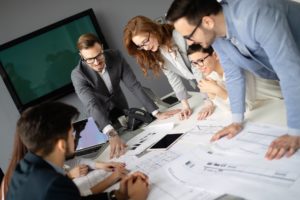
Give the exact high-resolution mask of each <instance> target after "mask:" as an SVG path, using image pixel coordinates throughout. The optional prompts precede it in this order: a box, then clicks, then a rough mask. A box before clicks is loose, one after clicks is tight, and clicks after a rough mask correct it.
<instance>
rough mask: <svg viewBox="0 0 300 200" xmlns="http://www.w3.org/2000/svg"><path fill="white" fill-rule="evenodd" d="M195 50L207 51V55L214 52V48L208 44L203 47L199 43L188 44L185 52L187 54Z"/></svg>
mask: <svg viewBox="0 0 300 200" xmlns="http://www.w3.org/2000/svg"><path fill="white" fill-rule="evenodd" d="M196 52H202V53H208V54H209V55H211V54H212V53H213V52H214V49H213V48H212V47H211V46H209V47H207V48H203V47H202V46H201V45H200V44H196V43H194V44H192V45H190V46H189V48H188V50H187V52H186V53H187V55H188V56H189V55H191V54H193V53H196Z"/></svg>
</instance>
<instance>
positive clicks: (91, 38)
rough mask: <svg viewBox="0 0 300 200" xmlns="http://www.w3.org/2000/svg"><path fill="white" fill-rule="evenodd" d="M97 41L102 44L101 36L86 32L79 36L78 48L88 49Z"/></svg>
mask: <svg viewBox="0 0 300 200" xmlns="http://www.w3.org/2000/svg"><path fill="white" fill-rule="evenodd" d="M95 43H98V44H100V45H101V44H102V43H101V41H100V40H99V38H98V37H97V36H96V35H94V34H92V33H85V34H83V35H81V36H80V37H79V38H78V41H77V49H78V50H79V51H80V50H82V49H88V48H90V47H93V46H94V45H95Z"/></svg>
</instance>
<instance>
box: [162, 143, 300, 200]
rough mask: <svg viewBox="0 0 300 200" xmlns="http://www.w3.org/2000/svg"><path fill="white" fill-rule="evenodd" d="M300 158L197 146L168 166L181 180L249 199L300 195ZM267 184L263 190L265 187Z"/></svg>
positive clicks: (175, 177)
mask: <svg viewBox="0 0 300 200" xmlns="http://www.w3.org/2000/svg"><path fill="white" fill-rule="evenodd" d="M299 165H300V160H298V161H295V160H289V159H287V158H283V159H281V160H274V161H268V160H266V159H263V158H258V157H245V156H233V155H230V156H229V155H216V154H209V153H207V152H205V151H203V150H202V149H201V148H196V149H194V150H193V151H191V152H190V153H188V154H185V155H183V156H181V157H179V158H178V159H176V160H174V161H173V162H171V163H170V164H168V165H166V166H165V167H164V169H162V170H166V171H167V172H168V174H169V176H170V177H171V178H172V179H173V180H174V181H176V182H177V183H179V184H181V185H185V186H190V187H192V188H200V189H206V190H207V191H215V192H218V193H230V194H233V195H237V196H241V197H244V198H246V199H278V200H279V199H280V200H281V199H299V196H300V191H299V186H300V169H299ZM262 188H263V191H262Z"/></svg>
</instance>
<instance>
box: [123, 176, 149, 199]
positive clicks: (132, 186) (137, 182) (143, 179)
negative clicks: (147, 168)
mask: <svg viewBox="0 0 300 200" xmlns="http://www.w3.org/2000/svg"><path fill="white" fill-rule="evenodd" d="M127 193H128V197H129V199H131V200H144V199H147V196H148V194H149V180H148V177H147V176H146V175H145V174H143V173H141V172H136V173H134V174H132V175H131V176H130V177H129V178H128V180H127Z"/></svg>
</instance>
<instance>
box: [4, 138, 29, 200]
mask: <svg viewBox="0 0 300 200" xmlns="http://www.w3.org/2000/svg"><path fill="white" fill-rule="evenodd" d="M26 153H27V148H26V147H25V145H24V144H23V142H22V141H21V139H20V136H19V134H18V133H15V139H14V147H13V153H12V155H11V160H10V163H9V165H8V168H7V170H6V173H5V176H4V178H3V180H2V183H1V192H0V199H1V200H2V199H5V196H6V193H7V191H8V185H9V182H10V179H11V177H12V174H13V172H14V171H15V168H16V166H17V164H18V163H19V161H20V160H22V159H23V158H24V156H25V154H26ZM2 191H3V196H2Z"/></svg>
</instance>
